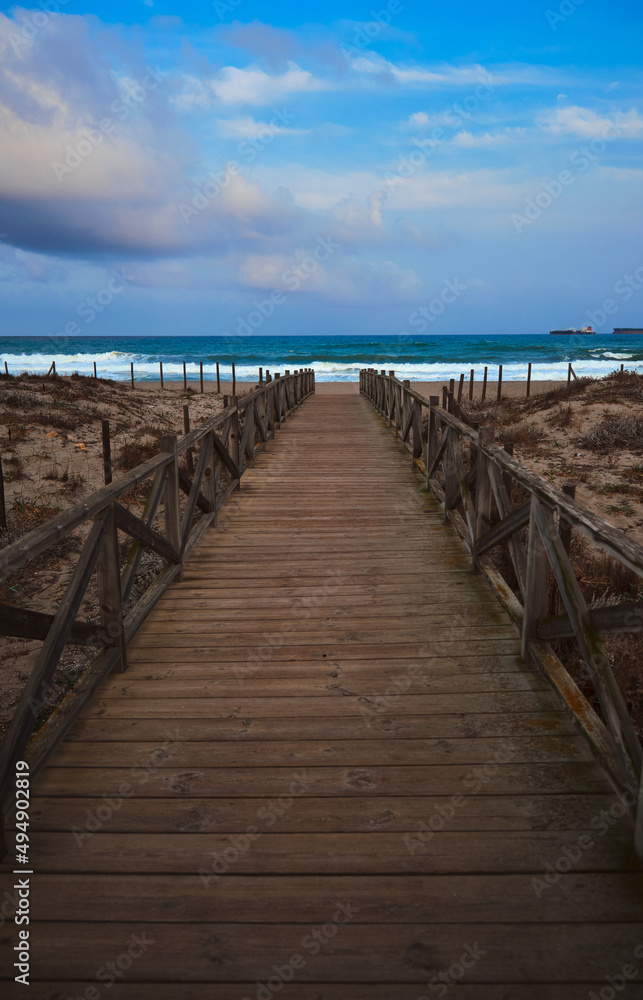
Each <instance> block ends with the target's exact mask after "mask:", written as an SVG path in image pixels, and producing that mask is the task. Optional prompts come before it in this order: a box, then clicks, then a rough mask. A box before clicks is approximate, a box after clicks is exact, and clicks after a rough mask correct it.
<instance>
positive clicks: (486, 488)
mask: <svg viewBox="0 0 643 1000" xmlns="http://www.w3.org/2000/svg"><path fill="white" fill-rule="evenodd" d="M495 437H496V431H495V428H494V427H489V426H485V427H480V428H478V458H477V464H478V469H477V473H476V511H475V531H474V534H473V538H472V539H471V570H472V572H473V573H479V572H480V567H479V566H478V556H477V552H476V549H477V545H478V539H479V538H481V537H482V535H484V534H485V532H487V531H488V530H489V527H490V525H491V496H492V491H491V481H490V479H489V473H488V470H487V465H488V459H487V456H486V455H485V453H484V451H483V445H489V444H493V442H494V440H495Z"/></svg>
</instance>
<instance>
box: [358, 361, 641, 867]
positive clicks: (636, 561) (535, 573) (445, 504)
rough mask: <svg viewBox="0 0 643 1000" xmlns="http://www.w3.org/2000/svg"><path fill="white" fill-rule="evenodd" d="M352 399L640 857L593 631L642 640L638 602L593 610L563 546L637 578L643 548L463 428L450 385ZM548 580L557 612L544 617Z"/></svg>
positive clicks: (372, 383) (393, 385) (382, 389)
mask: <svg viewBox="0 0 643 1000" xmlns="http://www.w3.org/2000/svg"><path fill="white" fill-rule="evenodd" d="M360 392H362V393H363V394H364V395H365V396H366V397H367V398H368V399H369V400H370V401H371V403H372V404H373V405H374V406H375V408H376V409H377V410H378V412H379V413H380V414H381V416H382V417H383V418H384V419H385V420H386V421H387V423H388V424H389V426H390V427H391V428H392V430H393V431H394V432H395V434H396V435H397V436H398V437H399V438H400V439H401V441H402V443H403V445H404V447H405V448H406V449H407V450H408V452H409V453H410V456H411V459H412V462H413V464H414V465H415V467H416V468H418V469H419V470H421V471H422V473H423V475H424V477H425V481H426V487H427V489H428V490H430V491H431V492H432V493H433V494H434V496H436V498H437V499H438V501H439V503H440V504H441V505H442V508H443V510H444V515H445V519H446V520H448V521H450V522H451V523H452V524H453V526H454V527H455V528H456V530H457V531H458V533H459V534H460V535H461V537H462V538H463V540H464V542H465V544H466V545H467V547H468V548H469V551H470V552H471V560H472V566H471V568H472V571H473V572H475V573H483V574H484V575H485V576H486V577H487V579H488V580H489V582H490V583H491V585H492V586H493V588H494V590H495V591H496V594H497V595H498V597H499V599H500V601H501V602H502V604H503V605H504V607H505V608H506V610H507V611H508V612H509V614H510V616H511V617H512V619H513V621H514V623H515V624H516V626H517V628H518V629H519V631H520V634H521V637H522V650H523V655H524V656H525V657H529V658H530V659H532V660H533V661H534V662H536V663H537V664H538V665H539V667H540V668H541V669H542V670H543V671H544V672H545V674H546V675H547V677H548V678H549V680H550V681H551V682H552V683H553V684H554V686H555V687H556V689H557V690H558V691H559V692H560V694H561V695H562V697H563V698H564V700H565V702H566V705H567V707H568V709H569V710H570V711H571V712H572V713H573V715H574V717H575V719H576V721H577V722H578V723H579V725H580V726H581V727H582V729H583V730H584V732H585V734H586V735H587V737H588V739H589V740H590V742H591V744H592V746H593V748H594V751H595V752H596V754H597V756H598V757H599V759H600V760H601V762H602V763H603V765H604V766H605V768H606V770H607V771H608V773H609V775H610V778H611V779H612V782H613V784H614V786H615V788H616V789H617V790H618V791H619V792H621V793H622V794H623V795H625V794H628V795H629V796H630V801H631V800H632V798H633V800H634V801H636V802H637V803H638V805H637V807H636V809H635V810H634V811H635V814H636V848H637V851H638V853H639V856H640V857H642V858H643V792H642V790H641V789H642V771H643V753H642V751H641V744H640V740H639V738H638V735H637V733H636V730H635V728H634V725H633V723H632V720H631V718H630V716H629V713H628V711H627V708H626V705H625V702H624V700H623V697H622V695H621V692H620V691H619V689H618V685H617V684H616V681H615V679H614V676H613V673H612V669H611V666H610V662H609V658H608V656H607V653H606V651H605V647H604V645H603V643H602V640H601V634H609V633H613V632H641V631H642V630H643V602H628V603H627V604H622V605H617V606H609V607H601V608H592V609H591V610H590V609H589V608H588V607H587V604H586V602H585V599H584V597H583V595H582V592H581V588H580V585H579V583H578V580H577V579H576V575H575V573H574V570H573V568H572V565H571V562H570V559H569V542H570V536H571V531H572V529H576V530H578V531H580V532H581V533H582V534H584V535H585V536H586V537H587V538H589V539H590V540H591V541H592V543H594V544H595V545H597V546H598V547H599V548H601V549H603V550H604V551H605V552H607V553H608V554H609V555H610V556H611V557H612V558H614V559H616V560H618V561H619V562H620V563H622V564H623V565H624V566H627V567H628V569H630V570H632V571H633V572H634V573H636V574H638V575H639V576H640V577H643V547H642V546H640V545H638V544H637V543H635V542H633V541H632V540H631V539H629V538H628V537H627V536H626V535H625V534H624V533H623V532H621V531H619V530H618V529H617V528H615V527H614V526H613V525H611V524H609V522H607V521H605V520H604V519H603V518H601V517H599V516H598V515H597V514H594V513H593V512H592V511H589V510H587V508H585V507H583V505H582V504H580V503H578V502H577V501H576V500H575V499H573V497H571V496H569V495H567V494H565V493H564V492H562V491H561V490H558V489H556V488H555V487H554V486H552V485H551V484H550V483H548V482H547V481H546V480H544V479H542V478H541V477H540V476H539V475H537V474H536V473H534V472H531V471H530V470H528V469H525V468H524V467H523V466H522V465H521V463H520V462H519V461H518V460H517V459H515V458H513V457H512V455H510V454H508V453H507V451H506V450H505V449H503V448H501V447H500V446H499V445H498V444H496V443H495V442H494V437H495V431H494V428H493V427H488V426H487V427H479V428H478V427H475V426H472V425H471V424H470V422H469V421H468V420H467V419H466V414H465V413H463V411H462V410H461V408H460V406H459V405H458V403H457V402H456V400H455V392H454V384H453V380H452V384H451V386H450V388H449V389H446V388H445V389H444V391H443V398H442V405H440V400H439V397H437V396H431V397H429V398H427V397H425V396H423V395H421V394H420V393H418V392H416V391H415V390H413V389H411V386H410V383H409V382H400V380H399V379H397V378H395V376H394V373H393V372H389V373H388V374H387V373H386V372H377V371H373V370H370V369H369V370H364V371H362V372H361V373H360ZM513 484H518V486H520V487H522V490H524V491H526V493H527V494H528V496H529V499H528V500H527V501H525V502H521V503H519V504H518V505H517V506H514V505H513V504H512V492H513V490H512V487H513ZM516 492H517V491H516ZM523 495H524V494H523ZM494 508H495V515H494ZM496 546H504V547H505V548H506V550H507V552H508V555H509V558H510V560H511V564H512V566H513V569H514V573H515V577H516V581H517V592H518V593H517V594H516V593H515V592H514V590H512V588H511V587H510V586H509V584H508V583H507V581H506V580H505V579H504V577H503V576H502V574H501V573H500V572H499V571H498V570H497V569H496V567H495V566H494V565H493V563H492V562H491V560H490V559H489V557H488V555H487V553H488V552H490V551H491V549H493V548H495V547H496ZM552 580H553V581H554V583H555V587H556V589H557V591H558V594H559V595H560V599H561V601H562V604H563V606H564V608H565V611H566V614H564V615H558V616H553V617H552V616H551V614H550V611H549V607H550V603H551V597H550V584H551V581H552ZM563 636H564V637H573V638H575V640H576V642H577V644H578V648H579V651H580V653H581V655H582V658H583V661H584V663H585V666H586V667H587V671H588V674H589V676H590V678H591V681H592V685H593V688H594V691H595V693H596V696H597V699H598V701H599V703H600V706H601V711H602V715H603V719H604V720H605V721H602V720H601V719H600V718H599V716H598V715H597V714H596V712H595V711H594V710H593V708H592V707H591V705H590V704H589V702H588V701H587V699H586V698H585V697H584V696H583V694H582V693H581V691H580V690H579V688H578V686H577V685H576V683H575V681H574V680H573V678H572V677H571V676H570V675H569V673H568V672H567V671H566V669H565V667H564V666H563V664H562V663H561V662H560V660H559V659H558V658H557V657H556V656H555V654H554V652H553V650H552V649H551V647H550V646H548V645H547V642H546V641H545V640H547V639H554V638H558V637H563Z"/></svg>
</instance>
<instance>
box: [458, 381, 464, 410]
mask: <svg viewBox="0 0 643 1000" xmlns="http://www.w3.org/2000/svg"><path fill="white" fill-rule="evenodd" d="M463 389H464V375H461V376H460V385H459V386H458V406H459V405H460V403H461V402H462V390H463Z"/></svg>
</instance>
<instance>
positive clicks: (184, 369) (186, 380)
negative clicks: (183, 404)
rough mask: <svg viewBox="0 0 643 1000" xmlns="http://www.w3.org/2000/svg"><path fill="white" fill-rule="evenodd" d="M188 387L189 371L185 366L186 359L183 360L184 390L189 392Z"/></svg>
mask: <svg viewBox="0 0 643 1000" xmlns="http://www.w3.org/2000/svg"><path fill="white" fill-rule="evenodd" d="M187 389H188V373H187V370H186V367H185V361H184V362H183V392H187Z"/></svg>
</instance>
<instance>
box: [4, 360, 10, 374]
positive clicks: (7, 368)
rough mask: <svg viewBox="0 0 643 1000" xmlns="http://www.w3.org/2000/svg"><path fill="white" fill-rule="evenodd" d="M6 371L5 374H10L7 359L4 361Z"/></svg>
mask: <svg viewBox="0 0 643 1000" xmlns="http://www.w3.org/2000/svg"><path fill="white" fill-rule="evenodd" d="M4 373H5V375H8V374H9V366H8V365H7V362H6V361H5V363H4Z"/></svg>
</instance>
